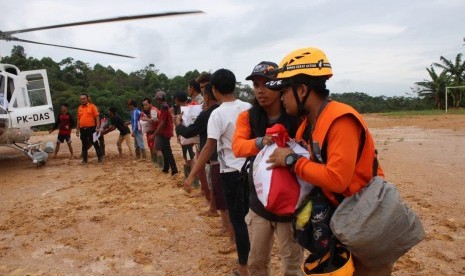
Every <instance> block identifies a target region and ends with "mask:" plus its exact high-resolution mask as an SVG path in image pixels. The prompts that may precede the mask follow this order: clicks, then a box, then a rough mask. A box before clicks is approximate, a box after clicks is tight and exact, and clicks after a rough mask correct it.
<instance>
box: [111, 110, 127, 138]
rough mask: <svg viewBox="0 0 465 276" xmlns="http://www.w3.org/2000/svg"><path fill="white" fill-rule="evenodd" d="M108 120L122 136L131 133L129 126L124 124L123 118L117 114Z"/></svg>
mask: <svg viewBox="0 0 465 276" xmlns="http://www.w3.org/2000/svg"><path fill="white" fill-rule="evenodd" d="M110 122H111V124H112V125H113V126H115V128H116V129H117V130H119V135H121V136H124V135H126V134H129V133H131V131H130V130H129V127H128V126H126V125H125V124H124V121H123V119H121V117H120V116H119V115H118V114H115V116H113V118H110Z"/></svg>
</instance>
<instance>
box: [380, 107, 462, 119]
mask: <svg viewBox="0 0 465 276" xmlns="http://www.w3.org/2000/svg"><path fill="white" fill-rule="evenodd" d="M380 114H381V115H385V116H401V117H402V116H412V115H445V114H446V113H445V111H444V110H432V109H431V110H412V111H393V112H385V113H380ZM447 114H458V115H465V108H451V109H448V110H447Z"/></svg>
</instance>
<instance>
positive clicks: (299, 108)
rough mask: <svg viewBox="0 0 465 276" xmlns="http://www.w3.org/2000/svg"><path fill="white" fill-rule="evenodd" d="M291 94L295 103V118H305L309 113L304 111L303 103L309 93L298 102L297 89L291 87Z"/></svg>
mask: <svg viewBox="0 0 465 276" xmlns="http://www.w3.org/2000/svg"><path fill="white" fill-rule="evenodd" d="M292 92H293V93H294V99H295V102H296V103H297V116H299V117H300V116H305V115H308V113H310V111H308V110H306V109H305V102H306V101H307V99H308V96H310V91H309V92H308V93H307V94H306V95H305V96H304V97H303V98H302V101H300V100H299V95H298V94H297V87H295V86H292Z"/></svg>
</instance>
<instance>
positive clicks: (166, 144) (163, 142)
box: [157, 135, 178, 174]
mask: <svg viewBox="0 0 465 276" xmlns="http://www.w3.org/2000/svg"><path fill="white" fill-rule="evenodd" d="M157 140H159V141H160V150H161V153H162V154H163V171H164V172H168V170H169V169H170V167H171V174H175V173H177V172H178V168H177V167H176V161H175V160H174V156H173V152H172V151H171V144H170V140H171V138H170V137H163V136H160V135H158V136H157Z"/></svg>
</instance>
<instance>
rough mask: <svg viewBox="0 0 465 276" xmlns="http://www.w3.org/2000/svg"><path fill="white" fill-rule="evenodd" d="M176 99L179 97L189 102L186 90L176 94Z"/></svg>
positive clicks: (182, 100)
mask: <svg viewBox="0 0 465 276" xmlns="http://www.w3.org/2000/svg"><path fill="white" fill-rule="evenodd" d="M174 99H178V101H180V102H187V94H186V92H184V91H178V92H176V93H175V94H174Z"/></svg>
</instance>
